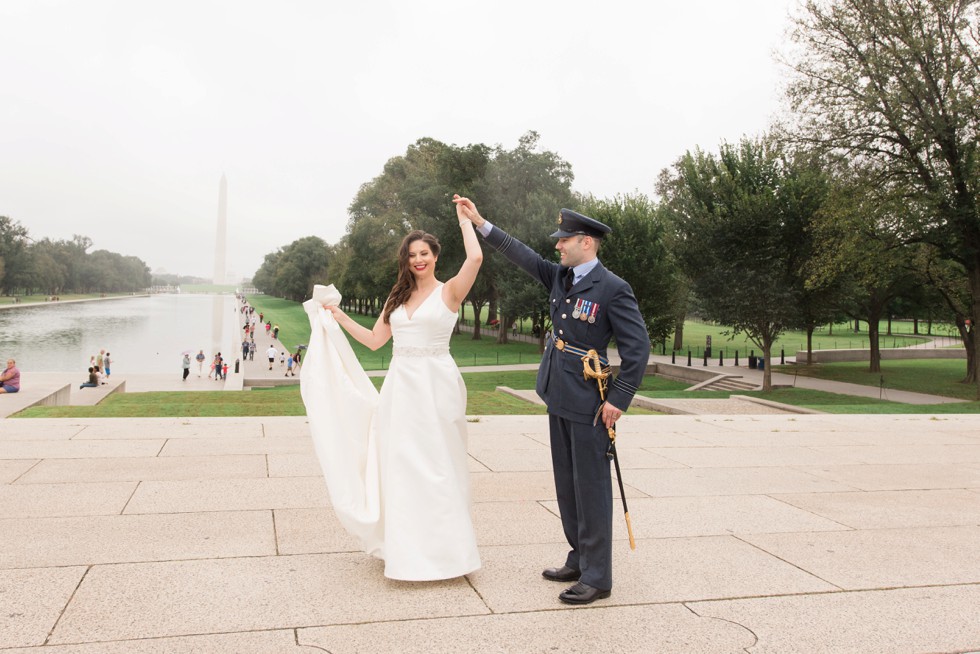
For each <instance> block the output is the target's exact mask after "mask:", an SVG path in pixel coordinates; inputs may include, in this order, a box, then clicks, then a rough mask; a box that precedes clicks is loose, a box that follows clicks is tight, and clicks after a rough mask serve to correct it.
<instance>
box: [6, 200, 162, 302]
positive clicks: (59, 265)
mask: <svg viewBox="0 0 980 654" xmlns="http://www.w3.org/2000/svg"><path fill="white" fill-rule="evenodd" d="M91 248H92V240H91V239H90V238H88V237H87V236H80V235H78V234H76V235H74V236H73V237H72V239H71V240H70V241H69V240H57V241H56V240H51V239H48V238H44V239H41V240H39V241H35V240H33V239H32V238H31V237H30V236H29V232H28V230H27V228H26V227H24V226H23V225H21V224H20V223H19V222H17V221H15V220H13V219H11V218H9V217H7V216H0V292H2V293H3V294H4V295H19V294H23V295H50V296H58V295H62V294H65V293H124V292H135V291H142V290H144V289H146V288H147V287H149V286H150V280H151V275H150V269H149V267H147V265H146V263H144V262H143V260H141V259H139V258H137V257H134V256H124V255H121V254H117V253H116V252H109V251H108V250H95V251H94V252H89V250H91Z"/></svg>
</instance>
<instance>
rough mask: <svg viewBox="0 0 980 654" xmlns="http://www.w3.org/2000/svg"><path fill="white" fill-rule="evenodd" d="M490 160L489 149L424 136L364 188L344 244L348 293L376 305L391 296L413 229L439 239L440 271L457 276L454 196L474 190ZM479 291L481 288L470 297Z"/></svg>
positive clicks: (458, 260)
mask: <svg viewBox="0 0 980 654" xmlns="http://www.w3.org/2000/svg"><path fill="white" fill-rule="evenodd" d="M486 161H487V148H486V147H485V146H482V145H469V146H465V147H458V146H450V145H446V144H445V143H441V142H440V141H437V140H435V139H430V138H422V139H419V140H418V141H416V142H415V143H414V144H412V145H411V146H409V147H408V149H407V150H406V152H405V154H404V155H402V156H398V157H392V158H391V159H389V160H388V161H387V162H386V163H385V166H384V170H383V171H382V173H381V174H380V175H379V176H377V177H376V178H374V179H373V180H371V181H370V182H368V183H367V184H364V185H363V186H361V188H360V190H359V191H358V194H357V197H355V198H354V201H353V202H352V203H351V205H350V208H349V209H348V212H349V215H350V220H349V221H348V224H347V230H348V232H347V235H346V236H345V242H344V248H345V251H346V253H347V254H349V260H348V261H347V265H346V270H345V272H344V284H345V285H346V287H347V289H348V291H347V292H348V295H350V294H351V293H352V292H353V293H354V294H355V296H359V297H362V298H369V299H370V300H371V301H372V303H374V301H375V300H380V302H383V301H384V300H385V299H386V298H387V297H388V293H389V292H390V290H391V287H392V284H394V281H395V278H396V276H397V271H398V265H397V263H398V262H397V254H398V252H397V249H398V244H399V243H400V241H401V239H402V238H403V237H404V236H405V234H407V233H408V232H409V231H410V230H412V229H422V230H424V231H427V232H430V233H432V234H435V235H436V237H437V238H438V239H439V241H440V244H441V246H442V252H441V253H440V255H439V264H438V265H439V268H440V270H443V271H446V274H447V275H452V274H455V272H456V270H457V269H458V268H459V265H460V264H461V263H462V261H463V258H464V256H465V255H464V252H463V244H462V237H461V235H460V232H459V228H458V227H457V224H456V219H455V209H454V208H453V205H452V194H453V193H468V192H470V191H471V190H472V189H473V188H475V185H477V184H478V183H479V179H481V178H482V176H483V173H484V169H485V167H486ZM478 291H479V284H478V285H477V286H476V287H474V290H473V291H471V295H470V297H471V299H472V298H473V296H474V293H477V292H478ZM477 336H478V333H477Z"/></svg>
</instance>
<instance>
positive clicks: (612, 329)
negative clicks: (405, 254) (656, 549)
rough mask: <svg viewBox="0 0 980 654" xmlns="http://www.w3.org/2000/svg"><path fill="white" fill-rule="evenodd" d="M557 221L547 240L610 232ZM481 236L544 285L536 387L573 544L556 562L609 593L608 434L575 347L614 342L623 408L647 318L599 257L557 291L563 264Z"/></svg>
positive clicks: (611, 390)
mask: <svg viewBox="0 0 980 654" xmlns="http://www.w3.org/2000/svg"><path fill="white" fill-rule="evenodd" d="M559 223H560V227H559V231H558V232H556V233H555V234H552V236H554V237H559V238H560V237H564V236H571V235H573V234H578V233H586V234H589V235H592V236H594V237H600V236H601V235H602V234H603V233H608V232H609V231H610V230H609V228H608V227H606V226H605V225H603V224H602V223H599V222H598V221H595V220H593V219H591V218H588V217H586V216H582V215H581V214H577V213H575V212H572V211H569V210H567V209H562V211H561V214H560V218H559ZM481 231H482V230H481ZM485 240H486V242H487V244H488V245H490V246H491V247H493V248H494V249H496V250H497V251H498V252H500V253H501V254H503V255H504V256H505V257H507V258H508V259H509V260H510V261H511V262H513V263H515V264H516V265H518V266H520V267H521V268H522V269H523V270H524V271H525V272H527V273H528V274H529V275H530V276H531V277H533V278H534V279H537V280H538V281H539V282H541V283H542V284H544V286H545V288H547V289H548V293H549V305H550V310H551V324H552V325H553V331H552V333H551V334H550V335H549V337H548V342H547V345H546V346H545V351H544V355H543V356H542V359H541V365H540V367H539V368H538V378H537V388H536V390H537V393H538V395H539V396H540V397H541V399H542V400H544V402H545V403H546V404H547V406H548V414H549V420H550V427H551V456H552V465H553V468H554V475H555V490H556V493H557V497H558V507H559V510H560V512H561V520H562V527H563V528H564V532H565V538H566V539H567V540H568V544H569V545H570V546H571V548H572V549H571V551H570V552H569V553H568V557H567V559H566V562H565V565H566V566H567V567H569V568H572V569H573V570H580V571H581V577H580V581H581V582H583V583H585V584H588V585H589V586H592V587H593V588H597V589H600V590H609V589H611V588H612V514H613V506H612V477H611V474H610V461H609V459H608V458H607V456H606V452H607V449H608V445H609V435H608V433H607V431H606V428H605V426H604V425H603V423H602V419H601V416H600V418H599V420H598V421H596V420H595V417H596V412H597V411H598V410H599V408H600V405H601V400H600V398H599V389H598V385H597V383H596V380H594V379H589V380H586V379H585V378H584V375H583V374H582V372H583V362H582V360H581V350H590V349H594V350H596V351H597V352H598V353H599V355H600V356H601V357H603V359H605V357H606V349H607V347H608V346H609V342H610V340H611V339H612V338H615V339H616V346H617V350H618V352H619V356H620V359H621V364H620V370H619V374H618V375H617V376H616V377H615V379H614V380H612V382H611V383H610V384H609V387H608V390H607V392H606V400H607V401H608V402H609V403H610V404H612V405H613V406H615V407H616V408H618V409H620V410H623V411H625V410H626V409H627V408H628V407H629V405H630V402H631V401H632V399H633V395H634V394H635V393H636V389H637V387H638V386H639V384H640V381H641V380H642V378H643V373H644V371H645V370H646V366H647V362H648V359H649V356H650V338H649V335H648V333H647V330H646V325H645V323H644V321H643V317H642V316H641V315H640V311H639V307H638V306H637V302H636V297H635V296H634V295H633V289H631V288H630V285H629V284H627V283H626V282H625V281H624V280H623V279H621V278H620V277H617V276H616V275H614V274H613V273H611V272H609V271H608V270H606V268H605V267H604V266H603V265H602V264H601V263H598V262H597V265H596V266H595V267H594V268H593V269H592V270H591V271H589V272H588V273H587V274H586V275H585V276H584V277H583V278H582V279H580V280H579V281H578V282H577V283H576V284H575V285H574V286H572V287H571V288H570V289H569V290H568V291H566V290H565V283H564V279H565V276H566V272H567V271H568V270H569V268H567V267H566V266H562V265H559V264H557V263H554V262H552V261H547V260H546V259H543V258H542V257H541V256H540V255H538V253H537V252H535V251H534V250H532V249H531V248H529V247H527V246H526V245H524V244H523V243H521V242H520V241H518V240H517V239H515V238H514V237H512V236H510V235H509V234H507V233H506V232H504V231H503V230H501V229H500V228H499V227H496V226H492V227H491V228H490V233H489V234H487V235H486V236H485ZM560 348H562V349H560ZM572 350H575V351H577V352H578V353H573V352H572Z"/></svg>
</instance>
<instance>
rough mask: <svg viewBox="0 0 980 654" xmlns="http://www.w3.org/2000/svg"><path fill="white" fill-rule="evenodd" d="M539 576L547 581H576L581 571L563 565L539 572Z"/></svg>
mask: <svg viewBox="0 0 980 654" xmlns="http://www.w3.org/2000/svg"><path fill="white" fill-rule="evenodd" d="M541 576H542V577H544V578H545V579H547V580H548V581H578V578H579V577H581V576H582V573H581V572H579V571H578V570H575V569H574V568H569V567H568V566H567V565H563V566H562V567H560V568H548V569H547V570H545V571H544V572H542V573H541Z"/></svg>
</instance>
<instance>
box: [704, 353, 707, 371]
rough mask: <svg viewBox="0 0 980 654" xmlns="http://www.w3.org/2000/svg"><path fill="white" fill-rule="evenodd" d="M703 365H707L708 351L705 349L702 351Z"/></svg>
mask: <svg viewBox="0 0 980 654" xmlns="http://www.w3.org/2000/svg"><path fill="white" fill-rule="evenodd" d="M704 366H705V367H706V368H707V367H708V351H707V350H705V352H704Z"/></svg>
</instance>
